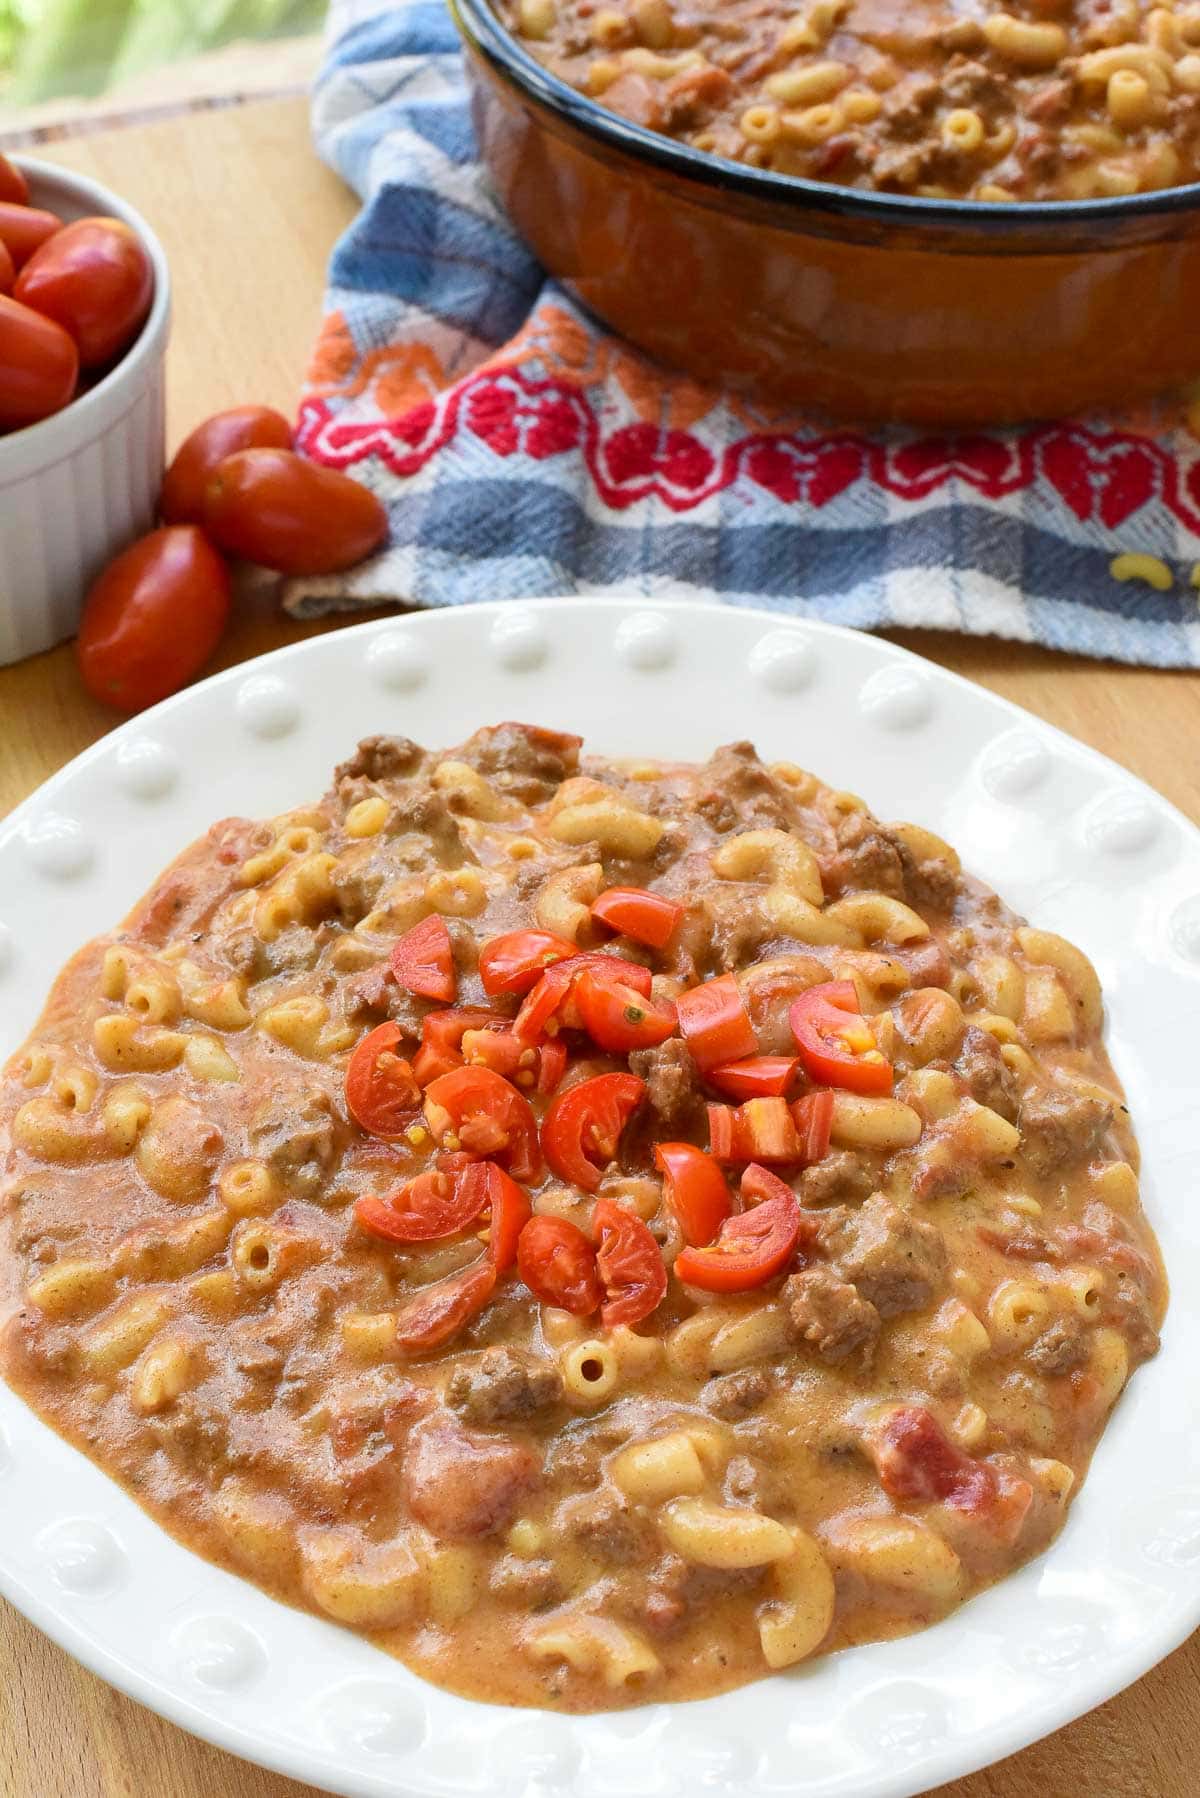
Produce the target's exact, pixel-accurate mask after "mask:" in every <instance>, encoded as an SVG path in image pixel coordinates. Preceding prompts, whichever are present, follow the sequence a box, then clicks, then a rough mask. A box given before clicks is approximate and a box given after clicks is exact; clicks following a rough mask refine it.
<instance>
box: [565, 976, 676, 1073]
mask: <svg viewBox="0 0 1200 1798" xmlns="http://www.w3.org/2000/svg"><path fill="white" fill-rule="evenodd" d="M574 992H575V1003H576V1005H578V1007H579V1016H580V1017H581V1018H582V1020H583V1027H584V1029H585V1030H586V1031H587V1033H588V1035H589V1036H590V1037H591V1039H592V1041H593V1042H594V1043H596V1044H598V1045H599V1047H600V1048H601V1049H607V1050H608V1051H609V1053H610V1054H612V1055H627V1054H628V1053H629V1052H630V1050H631V1049H651V1048H653V1047H654V1045H655V1044H656V1043H663V1042H666V1040H667V1038H668V1037H669V1036H674V1034H675V1032H676V1031H677V1030H678V1028H679V1021H678V1019H677V1018H676V1016H675V1007H674V1006H673V1005H672V1004H671V1003H670V1002H669V1001H668V1002H667V1003H666V1004H663V1005H658V1004H656V1003H655V1001H654V1000H653V999H644V998H643V997H642V995H641V993H636V992H634V990H633V988H632V987H631V986H626V985H625V984H624V982H623V981H622V980H620V979H614V978H613V976H612V975H611V974H609V973H608V972H607V970H605V969H603V968H601V967H600V966H599V963H598V962H593V963H592V964H591V965H590V966H589V967H586V968H585V969H584V970H583V972H582V974H580V976H579V978H578V979H577V980H576V982H575V989H574Z"/></svg>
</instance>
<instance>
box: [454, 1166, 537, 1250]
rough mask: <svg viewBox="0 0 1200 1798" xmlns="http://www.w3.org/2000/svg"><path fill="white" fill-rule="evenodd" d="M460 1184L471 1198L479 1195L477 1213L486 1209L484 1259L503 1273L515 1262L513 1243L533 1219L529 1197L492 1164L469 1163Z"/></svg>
mask: <svg viewBox="0 0 1200 1798" xmlns="http://www.w3.org/2000/svg"><path fill="white" fill-rule="evenodd" d="M463 1182H464V1184H466V1185H470V1186H471V1187H472V1197H474V1196H475V1189H476V1188H477V1189H478V1190H479V1191H481V1192H482V1194H483V1198H482V1201H481V1204H480V1211H482V1210H483V1209H484V1207H485V1206H486V1208H487V1210H488V1213H489V1217H490V1221H489V1224H488V1255H489V1256H490V1257H491V1259H492V1260H493V1261H494V1262H495V1264H496V1268H497V1271H498V1272H499V1273H503V1272H504V1270H505V1268H506V1267H511V1266H512V1264H513V1262H514V1261H515V1260H516V1258H517V1239H518V1237H519V1236H520V1234H521V1231H522V1230H523V1229H524V1228H525V1226H526V1224H527V1223H528V1222H529V1220H530V1218H531V1217H532V1215H533V1207H532V1206H531V1205H530V1203H529V1194H528V1193H527V1192H526V1191H525V1188H524V1187H523V1186H518V1185H517V1183H516V1181H515V1180H514V1179H512V1178H511V1177H510V1176H509V1175H508V1174H506V1173H505V1171H504V1169H503V1168H502V1167H497V1166H496V1163H495V1162H494V1161H476V1162H473V1163H472V1165H471V1166H470V1167H469V1168H468V1169H467V1170H466V1172H465V1173H464V1175H463ZM476 1215H477V1216H478V1215H479V1214H478V1213H476Z"/></svg>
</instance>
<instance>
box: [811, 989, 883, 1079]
mask: <svg viewBox="0 0 1200 1798" xmlns="http://www.w3.org/2000/svg"><path fill="white" fill-rule="evenodd" d="M788 1022H789V1023H790V1024H791V1027H792V1035H793V1036H794V1037H795V1039H796V1047H797V1049H798V1050H799V1051H800V1059H801V1061H802V1062H803V1063H804V1071H805V1073H806V1074H808V1076H809V1077H810V1079H813V1080H820V1081H823V1082H824V1084H825V1085H826V1086H840V1087H843V1088H845V1090H846V1091H847V1092H852V1093H890V1092H891V1090H892V1064H891V1062H890V1061H888V1060H887V1058H886V1056H885V1055H884V1054H883V1052H882V1051H881V1049H880V1047H879V1044H878V1043H877V1042H876V1041H875V1037H874V1035H873V1034H872V1031H871V1027H870V1025H869V1024H868V1023H867V1020H866V1019H865V1018H864V1017H863V1015H862V1011H861V1009H860V1007H859V1003H858V993H857V992H856V990H855V987H854V982H853V981H852V980H826V981H824V982H823V983H822V984H821V985H820V986H810V987H809V989H808V991H807V992H806V993H801V995H800V997H799V998H798V999H797V1000H796V1001H795V1003H794V1004H793V1005H792V1008H791V1010H790V1011H789V1013H788Z"/></svg>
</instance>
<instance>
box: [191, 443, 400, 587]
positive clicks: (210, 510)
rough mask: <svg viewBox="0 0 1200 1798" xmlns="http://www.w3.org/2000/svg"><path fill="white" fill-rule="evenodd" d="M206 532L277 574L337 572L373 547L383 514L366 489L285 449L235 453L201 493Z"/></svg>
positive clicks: (380, 535)
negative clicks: (274, 570) (275, 571)
mask: <svg viewBox="0 0 1200 1798" xmlns="http://www.w3.org/2000/svg"><path fill="white" fill-rule="evenodd" d="M204 528H205V529H206V530H207V531H208V532H209V533H210V534H211V536H212V537H213V539H214V541H215V542H216V543H217V544H219V546H220V547H221V548H222V549H223V550H226V551H227V552H228V554H230V555H231V556H244V557H245V558H246V560H247V561H249V562H260V563H262V564H263V566H264V567H267V568H274V569H276V570H278V572H279V573H280V574H336V573H337V572H338V571H339V570H340V569H343V568H350V567H352V566H353V565H354V563H355V562H361V561H362V560H363V558H364V557H365V556H369V555H370V554H371V551H372V550H374V549H378V548H379V545H380V544H381V543H382V542H383V540H384V538H385V537H386V536H387V533H388V515H387V513H386V512H385V510H384V508H383V506H382V505H381V504H380V502H379V500H377V499H376V497H375V495H374V494H373V493H372V492H371V491H370V489H369V488H367V487H364V486H363V484H362V482H361V481H353V480H351V479H350V476H349V475H345V474H339V472H338V470H337V469H336V468H322V467H321V466H320V465H319V464H318V463H316V462H306V461H305V459H304V457H303V456H298V455H296V453H295V451H293V450H286V449H244V450H237V451H236V452H235V453H234V454H233V455H232V456H226V458H225V460H224V461H223V462H219V463H218V464H217V466H216V468H215V469H214V470H213V472H212V474H211V476H210V477H209V481H208V486H207V487H206V489H205V493H204Z"/></svg>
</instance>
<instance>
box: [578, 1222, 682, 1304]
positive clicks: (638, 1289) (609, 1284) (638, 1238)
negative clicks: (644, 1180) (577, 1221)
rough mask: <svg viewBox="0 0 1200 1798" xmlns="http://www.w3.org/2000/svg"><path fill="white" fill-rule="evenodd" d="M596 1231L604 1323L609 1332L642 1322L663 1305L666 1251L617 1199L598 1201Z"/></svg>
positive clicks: (665, 1280)
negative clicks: (603, 1293)
mask: <svg viewBox="0 0 1200 1798" xmlns="http://www.w3.org/2000/svg"><path fill="white" fill-rule="evenodd" d="M592 1228H593V1229H594V1230H595V1231H596V1232H597V1234H598V1236H599V1243H598V1246H597V1249H596V1266H597V1267H598V1268H599V1270H600V1278H601V1279H602V1280H603V1281H604V1291H605V1295H606V1296H605V1299H604V1303H603V1304H602V1305H601V1307H600V1322H601V1323H602V1324H603V1325H604V1328H605V1329H606V1330H614V1329H616V1327H617V1325H618V1324H636V1323H640V1322H641V1320H642V1318H643V1317H649V1315H650V1313H651V1312H652V1311H656V1310H657V1309H658V1307H659V1306H660V1305H661V1304H662V1302H663V1298H664V1297H665V1295H666V1290H667V1270H666V1267H665V1265H664V1263H663V1258H662V1251H661V1250H660V1249H659V1246H658V1244H657V1243H656V1242H655V1240H654V1238H653V1236H652V1235H651V1234H650V1232H649V1230H648V1229H647V1228H646V1226H645V1224H644V1223H643V1222H642V1220H641V1218H640V1217H638V1216H637V1214H636V1212H633V1211H626V1210H625V1208H624V1206H623V1205H618V1204H617V1203H616V1202H615V1200H613V1199H597V1200H596V1208H595V1210H594V1211H593V1213H592Z"/></svg>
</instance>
